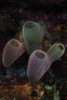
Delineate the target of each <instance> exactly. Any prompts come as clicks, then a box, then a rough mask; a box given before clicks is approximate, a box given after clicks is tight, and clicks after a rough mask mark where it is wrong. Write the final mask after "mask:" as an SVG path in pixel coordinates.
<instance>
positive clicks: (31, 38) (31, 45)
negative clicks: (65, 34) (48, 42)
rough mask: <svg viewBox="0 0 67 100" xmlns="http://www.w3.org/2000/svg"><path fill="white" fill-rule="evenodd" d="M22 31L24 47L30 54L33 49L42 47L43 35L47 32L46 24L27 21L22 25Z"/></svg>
mask: <svg viewBox="0 0 67 100" xmlns="http://www.w3.org/2000/svg"><path fill="white" fill-rule="evenodd" d="M22 33H23V38H24V43H25V46H26V49H27V51H28V53H29V54H31V53H32V52H33V51H34V50H37V49H42V45H43V40H44V35H45V34H47V33H48V32H47V29H46V25H45V26H44V25H42V23H41V22H40V23H36V22H34V21H27V22H25V23H24V25H23V28H22ZM48 34H49V33H48Z"/></svg>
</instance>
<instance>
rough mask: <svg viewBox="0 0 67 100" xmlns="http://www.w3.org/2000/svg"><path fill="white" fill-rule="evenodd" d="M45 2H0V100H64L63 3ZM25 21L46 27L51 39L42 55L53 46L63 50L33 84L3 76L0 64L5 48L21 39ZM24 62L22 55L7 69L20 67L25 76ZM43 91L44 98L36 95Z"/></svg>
mask: <svg viewBox="0 0 67 100" xmlns="http://www.w3.org/2000/svg"><path fill="white" fill-rule="evenodd" d="M45 1H46V0H39V1H38V0H36V1H35V0H29V1H24V0H19V1H18V0H14V1H13V0H11V1H10V0H7V1H6V0H5V1H0V100H67V8H66V7H67V1H65V0H57V1H56V0H54V1H51V2H50V0H48V1H47V2H45ZM28 20H31V21H36V22H38V21H43V22H44V23H45V24H46V25H47V27H48V31H49V32H50V34H51V36H52V38H51V39H50V40H49V39H48V38H47V37H46V38H45V39H44V43H43V49H44V50H45V51H47V50H48V49H49V47H50V45H52V44H53V43H55V42H60V43H63V44H64V46H65V53H64V55H63V56H62V57H61V58H60V59H58V60H57V61H55V62H54V63H53V64H52V65H51V67H50V69H49V70H48V71H47V72H46V73H45V74H44V76H43V77H42V78H41V80H40V81H39V82H36V83H31V82H29V81H28V79H27V76H26V74H25V76H23V77H20V76H19V75H17V74H16V73H15V74H14V75H7V74H6V70H7V68H6V67H5V66H3V64H2V53H3V49H4V47H5V44H6V43H7V41H8V40H10V39H12V38H15V39H18V40H19V41H20V40H21V39H22V36H21V35H22V26H23V24H24V22H25V21H28ZM28 59H29V54H28V52H27V51H26V52H25V53H24V54H23V55H22V56H21V57H20V58H18V59H17V60H16V61H15V62H14V63H13V64H12V65H11V67H13V68H15V69H16V70H18V69H19V68H21V67H23V68H24V70H25V72H26V69H27V63H28ZM25 84H26V85H25ZM14 86H15V87H17V88H14ZM38 86H39V87H38ZM32 87H33V88H32ZM20 88H21V90H20ZM41 89H42V91H41ZM36 90H38V91H36ZM22 91H23V93H21V92H22ZM43 91H44V95H43V96H42V95H39V93H40V92H43ZM28 92H29V93H28ZM41 96H42V97H41Z"/></svg>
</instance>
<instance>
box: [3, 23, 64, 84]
mask: <svg viewBox="0 0 67 100" xmlns="http://www.w3.org/2000/svg"><path fill="white" fill-rule="evenodd" d="M22 35H23V39H24V43H22V42H19V41H18V40H16V39H12V40H9V41H8V43H7V44H6V46H5V48H4V51H3V56H2V63H3V65H4V66H5V67H9V66H10V65H11V64H12V63H13V62H14V61H15V60H16V59H18V58H19V57H20V55H21V54H23V53H24V52H25V51H26V50H27V52H28V54H29V55H30V57H29V61H28V66H27V77H28V79H29V80H30V81H33V82H37V81H39V80H40V79H41V78H42V76H43V75H44V73H45V72H46V71H47V70H48V69H49V68H50V66H51V64H52V63H53V62H54V61H56V60H57V59H59V58H60V57H61V56H62V55H63V54H64V52H65V47H64V45H63V44H61V43H54V44H53V45H52V46H51V47H50V48H49V49H48V51H47V52H45V51H43V41H44V37H47V38H48V39H49V40H50V41H51V38H52V37H51V35H50V34H49V32H48V30H47V27H46V25H43V23H42V22H34V21H27V22H25V23H24V24H23V28H22ZM10 53H12V55H11V54H10ZM7 54H9V55H8V56H9V57H7ZM6 58H7V59H6ZM10 70H11V69H7V74H11V73H12V74H13V72H10ZM21 72H24V73H21ZM17 73H18V74H19V76H21V77H23V75H25V70H24V69H23V68H20V69H18V70H17Z"/></svg>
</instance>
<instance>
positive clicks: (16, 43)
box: [11, 41, 19, 46]
mask: <svg viewBox="0 0 67 100" xmlns="http://www.w3.org/2000/svg"><path fill="white" fill-rule="evenodd" d="M11 43H12V45H14V46H19V43H18V42H16V41H12V42H11Z"/></svg>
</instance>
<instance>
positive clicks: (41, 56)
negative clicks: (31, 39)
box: [35, 52, 45, 59]
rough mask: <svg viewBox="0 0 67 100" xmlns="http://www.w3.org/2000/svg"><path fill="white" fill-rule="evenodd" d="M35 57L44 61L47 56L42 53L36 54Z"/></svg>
mask: <svg viewBox="0 0 67 100" xmlns="http://www.w3.org/2000/svg"><path fill="white" fill-rule="evenodd" d="M35 55H36V56H37V57H38V58H41V59H43V58H44V57H45V55H44V54H43V53H41V52H36V53H35Z"/></svg>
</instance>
